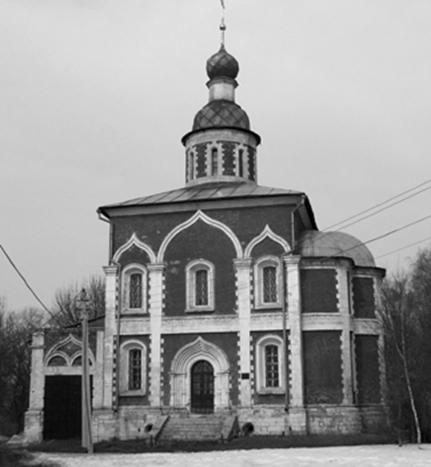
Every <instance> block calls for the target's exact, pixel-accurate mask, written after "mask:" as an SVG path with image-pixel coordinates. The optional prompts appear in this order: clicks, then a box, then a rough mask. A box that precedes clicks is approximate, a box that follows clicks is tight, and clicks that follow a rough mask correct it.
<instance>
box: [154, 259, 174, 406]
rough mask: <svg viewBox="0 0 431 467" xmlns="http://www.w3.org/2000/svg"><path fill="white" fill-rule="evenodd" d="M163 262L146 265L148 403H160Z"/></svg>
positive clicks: (155, 404)
mask: <svg viewBox="0 0 431 467" xmlns="http://www.w3.org/2000/svg"><path fill="white" fill-rule="evenodd" d="M163 270H164V265H163V264H150V265H148V271H149V286H150V303H149V305H150V306H149V311H150V329H151V337H150V405H151V406H153V407H159V406H160V405H161V387H160V385H161V372H162V367H161V331H162V307H163ZM171 390H172V388H171Z"/></svg>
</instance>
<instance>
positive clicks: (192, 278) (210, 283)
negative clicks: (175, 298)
mask: <svg viewBox="0 0 431 467" xmlns="http://www.w3.org/2000/svg"><path fill="white" fill-rule="evenodd" d="M201 270H204V271H206V273H207V303H206V304H205V305H199V304H197V303H196V273H197V272H198V271H201ZM214 283H215V273H214V264H213V263H211V262H210V261H207V260H206V259H202V258H199V259H194V260H193V261H190V262H189V263H188V264H187V266H186V312H194V311H214V308H215V305H214Z"/></svg>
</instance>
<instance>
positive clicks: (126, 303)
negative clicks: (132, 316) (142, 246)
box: [121, 263, 148, 313]
mask: <svg viewBox="0 0 431 467" xmlns="http://www.w3.org/2000/svg"><path fill="white" fill-rule="evenodd" d="M136 273H138V274H141V275H142V279H141V306H140V307H135V308H132V307H131V306H130V277H131V275H132V274H136ZM147 291H148V273H147V268H146V267H145V266H143V265H142V264H139V263H131V264H128V265H127V266H126V267H125V268H124V269H123V270H122V271H121V313H147V310H148V304H147V302H148V300H147V296H148V294H147Z"/></svg>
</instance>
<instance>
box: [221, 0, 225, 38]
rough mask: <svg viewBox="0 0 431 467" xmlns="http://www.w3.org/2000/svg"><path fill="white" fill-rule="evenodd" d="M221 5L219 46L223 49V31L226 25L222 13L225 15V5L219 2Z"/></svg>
mask: <svg viewBox="0 0 431 467" xmlns="http://www.w3.org/2000/svg"><path fill="white" fill-rule="evenodd" d="M220 3H221V8H222V13H221V21H220V32H221V39H220V41H221V46H222V47H224V41H225V31H226V24H225V22H224V13H225V9H226V7H225V4H224V0H220Z"/></svg>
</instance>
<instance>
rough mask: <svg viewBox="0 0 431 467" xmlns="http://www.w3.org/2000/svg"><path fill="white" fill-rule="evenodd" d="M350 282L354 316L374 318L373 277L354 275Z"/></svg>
mask: <svg viewBox="0 0 431 467" xmlns="http://www.w3.org/2000/svg"><path fill="white" fill-rule="evenodd" d="M352 284H353V312H354V315H355V318H375V317H376V314H375V303H374V282H373V279H372V278H371V277H354V278H353V281H352Z"/></svg>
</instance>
